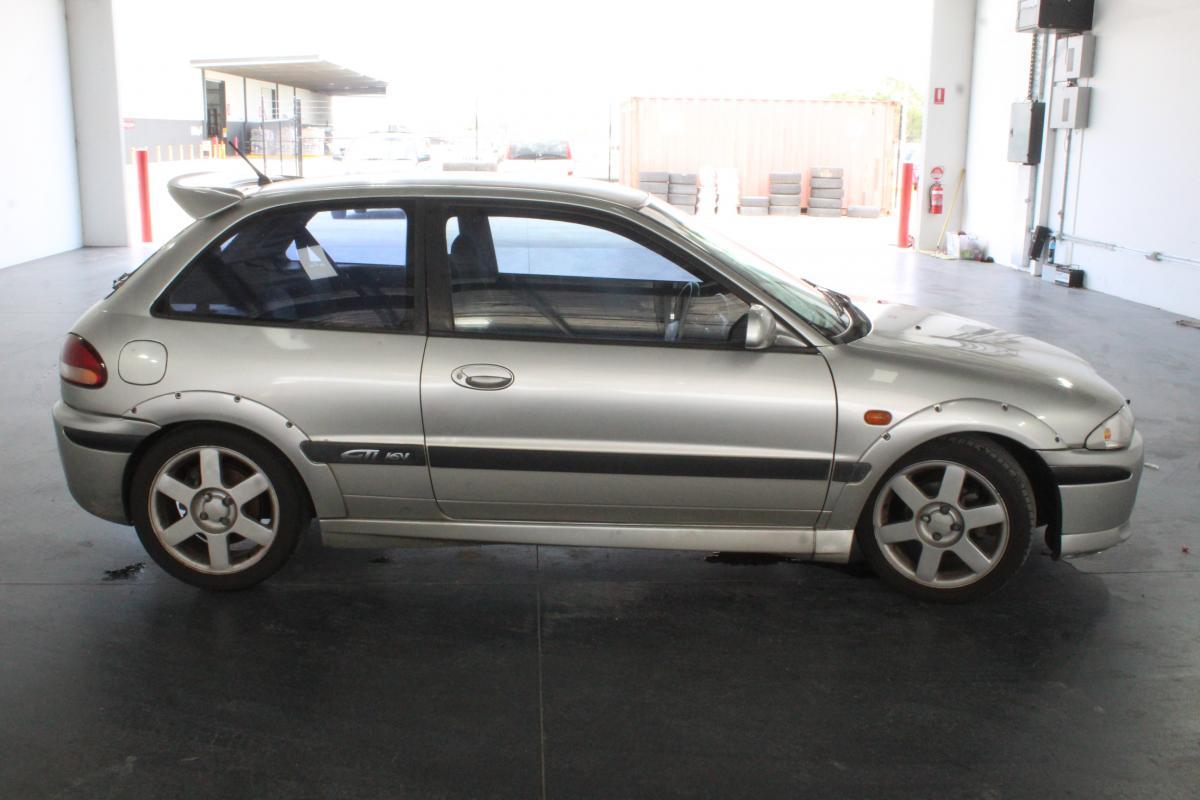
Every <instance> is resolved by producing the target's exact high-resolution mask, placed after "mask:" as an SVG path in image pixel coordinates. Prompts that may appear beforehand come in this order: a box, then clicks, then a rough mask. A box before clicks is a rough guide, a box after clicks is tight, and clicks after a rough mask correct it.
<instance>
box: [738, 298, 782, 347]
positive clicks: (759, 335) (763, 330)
mask: <svg viewBox="0 0 1200 800" xmlns="http://www.w3.org/2000/svg"><path fill="white" fill-rule="evenodd" d="M776 330H777V326H776V323H775V315H774V314H772V313H771V312H770V311H769V310H768V309H767V308H766V307H765V306H761V305H759V304H758V303H755V304H754V305H752V306H750V310H749V311H747V312H746V349H747V350H766V349H767V348H768V347H770V346H771V345H773V344H775V333H776Z"/></svg>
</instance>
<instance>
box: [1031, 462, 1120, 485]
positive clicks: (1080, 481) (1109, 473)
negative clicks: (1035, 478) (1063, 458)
mask: <svg viewBox="0 0 1200 800" xmlns="http://www.w3.org/2000/svg"><path fill="white" fill-rule="evenodd" d="M1050 471H1051V472H1052V473H1054V479H1055V480H1056V481H1057V482H1058V485H1059V486H1085V485H1088V484H1093V483H1116V482H1117V481H1126V480H1129V478H1131V477H1132V476H1133V473H1132V472H1130V471H1129V470H1127V469H1125V468H1124V467H1107V466H1082V467H1079V466H1075V467H1067V466H1063V467H1051V468H1050Z"/></svg>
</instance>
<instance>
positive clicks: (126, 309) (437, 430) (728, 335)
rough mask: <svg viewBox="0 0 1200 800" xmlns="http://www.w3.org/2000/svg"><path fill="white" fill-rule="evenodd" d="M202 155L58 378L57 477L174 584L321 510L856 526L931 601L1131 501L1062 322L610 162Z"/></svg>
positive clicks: (448, 529) (586, 531)
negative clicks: (940, 295)
mask: <svg viewBox="0 0 1200 800" xmlns="http://www.w3.org/2000/svg"><path fill="white" fill-rule="evenodd" d="M212 180H214V178H213V177H211V176H184V177H181V178H177V179H175V180H174V181H172V183H171V185H170V191H171V194H172V196H173V197H175V198H176V200H177V201H178V202H179V203H180V205H181V206H183V208H184V210H185V211H187V212H188V213H189V214H191V215H192V216H193V217H195V218H196V222H195V223H194V224H193V225H191V226H190V227H189V228H187V229H186V230H185V231H184V232H183V233H181V234H179V235H178V236H177V237H175V238H174V239H173V240H172V241H171V243H170V244H169V245H168V246H166V247H164V248H162V249H161V250H159V251H158V252H157V253H156V254H155V255H153V256H152V257H151V258H150V259H148V260H147V261H146V262H145V263H144V264H143V265H142V266H141V267H140V268H139V269H138V270H137V271H135V272H134V273H133V274H132V275H131V276H129V277H128V278H127V279H125V280H124V281H122V282H120V283H119V284H118V285H117V286H116V287H115V288H114V291H113V292H112V293H111V294H110V295H109V296H108V297H106V298H104V299H103V300H101V301H100V302H99V303H97V304H96V305H95V306H93V307H92V308H91V309H90V310H89V311H88V312H86V313H85V314H84V315H83V317H82V318H80V319H79V320H78V321H77V322H76V323H75V325H74V326H72V328H71V332H70V333H69V334H68V336H67V340H66V343H65V345H64V347H63V351H62V357H61V364H60V375H61V377H62V384H61V388H62V399H61V401H59V402H58V403H57V404H56V405H55V407H54V411H53V417H54V427H55V431H56V433H57V437H58V445H59V450H60V453H61V456H62V462H63V467H64V469H65V472H66V476H67V484H68V486H69V487H70V490H71V493H72V495H73V496H74V497H75V499H76V500H77V501H78V502H79V504H80V505H81V506H83V508H85V509H87V510H88V511H90V512H92V513H93V514H96V515H97V516H100V517H102V518H104V519H108V520H112V521H114V522H119V523H122V524H133V525H134V527H135V528H136V530H137V534H138V536H139V537H140V538H141V541H142V542H143V544H144V545H145V547H146V549H147V550H148V551H149V553H150V555H151V556H152V557H153V558H154V559H155V561H157V562H158V563H159V564H160V565H161V566H162V567H163V568H164V569H165V570H166V571H167V572H169V573H171V574H172V575H175V576H176V577H178V578H180V579H182V580H185V581H188V582H190V583H193V584H195V585H197V586H202V587H205V588H210V589H237V588H244V587H247V586H250V585H253V584H255V583H257V582H258V581H261V580H263V579H264V578H266V577H268V576H269V575H271V574H272V573H273V572H275V571H276V570H277V569H279V567H280V566H282V564H283V563H284V562H285V561H286V560H287V558H288V556H289V555H290V554H291V552H292V550H293V548H294V547H295V546H296V543H297V541H298V540H299V539H300V537H301V535H302V533H303V531H305V530H306V529H307V527H308V524H309V522H310V521H312V520H314V519H315V520H316V522H317V524H318V525H319V527H320V531H321V535H322V537H323V539H324V541H325V542H326V543H327V544H330V545H336V546H372V547H385V546H388V545H391V544H397V545H400V544H404V543H406V542H408V543H413V542H415V543H428V542H429V541H430V540H456V541H469V542H513V543H527V544H552V545H587V546H612V547H646V548H674V549H695V550H708V551H711V550H723V551H742V552H764V553H784V554H790V555H795V556H797V557H800V558H805V559H812V560H816V561H832V562H845V561H848V560H849V559H851V558H852V557H854V555H855V554H861V555H862V556H863V557H865V558H866V560H867V561H868V562H869V563H870V564H871V566H872V567H873V568H874V569H875V570H876V571H877V572H878V573H879V575H880V576H882V577H883V578H884V579H885V580H886V581H888V582H889V583H890V584H891V585H893V586H895V587H897V588H899V589H901V590H903V591H905V592H908V593H910V594H912V595H915V596H917V597H920V598H924V599H928V600H940V601H963V600H969V599H973V598H976V597H979V596H981V595H983V594H986V593H988V592H990V591H992V590H993V589H995V588H997V587H998V586H1000V585H1001V584H1003V583H1004V582H1005V581H1006V580H1008V578H1009V577H1011V576H1012V575H1013V573H1014V572H1015V571H1016V570H1017V569H1018V568H1019V567H1020V566H1021V564H1022V563H1023V562H1024V560H1025V558H1026V555H1027V554H1028V552H1029V550H1030V545H1031V542H1032V541H1033V539H1034V536H1035V533H1038V534H1039V535H1042V536H1043V537H1044V541H1045V543H1046V546H1047V547H1048V548H1049V550H1050V551H1051V552H1052V553H1054V554H1055V555H1064V556H1074V555H1081V554H1084V553H1089V552H1095V551H1098V550H1103V549H1105V548H1107V547H1111V546H1112V545H1115V544H1117V543H1118V542H1120V541H1122V540H1124V538H1125V537H1126V536H1128V534H1129V525H1128V522H1129V518H1130V514H1131V512H1132V509H1133V505H1134V500H1135V498H1136V495H1137V490H1138V481H1139V479H1140V477H1141V471H1142V438H1141V435H1140V433H1139V432H1138V431H1137V430H1135V427H1134V418H1133V414H1132V412H1131V411H1130V408H1129V405H1128V404H1127V402H1126V400H1125V399H1124V398H1123V397H1122V395H1121V394H1120V393H1118V392H1117V390H1116V389H1114V388H1113V387H1112V386H1110V385H1109V384H1108V383H1106V382H1105V381H1104V379H1102V378H1101V377H1100V376H1099V375H1098V374H1097V373H1096V372H1095V371H1094V370H1093V369H1092V367H1091V366H1090V365H1088V364H1087V363H1086V362H1085V361H1084V360H1083V359H1081V358H1079V357H1077V356H1074V355H1072V354H1071V353H1068V352H1066V351H1064V350H1061V349H1059V348H1057V347H1053V346H1051V345H1048V344H1045V343H1043V342H1039V341H1037V340H1034V339H1030V338H1028V337H1025V336H1020V335H1017V334H1013V333H1006V332H1004V331H1001V330H997V329H995V328H991V327H989V326H987V325H984V324H981V323H978V322H973V321H971V320H969V319H963V318H962V317H958V316H955V315H953V314H947V313H943V312H939V311H933V310H929V309H924V308H916V307H912V306H907V305H899V304H893V303H882V302H872V303H868V304H863V305H861V306H860V305H856V304H855V303H853V302H851V301H850V300H849V299H848V298H847V297H845V296H843V295H841V294H838V293H837V292H833V291H829V290H826V289H822V288H820V287H818V286H815V285H813V284H811V283H808V282H807V281H804V280H802V279H800V278H798V277H795V276H793V275H792V274H790V273H788V272H786V271H784V270H781V269H779V268H778V267H776V266H774V265H773V264H771V263H769V262H767V261H764V260H763V259H761V258H760V257H758V256H755V255H753V254H752V253H750V252H748V251H746V250H745V249H743V248H741V247H739V246H738V245H736V244H735V243H733V242H731V241H728V240H726V239H724V238H722V237H720V236H718V235H716V234H715V233H712V232H710V231H707V230H705V229H703V228H702V227H697V226H696V223H695V222H694V221H693V218H691V217H684V216H682V215H680V214H679V213H678V212H676V211H675V210H674V209H673V208H672V207H671V206H668V205H665V204H663V203H659V202H658V201H656V200H653V199H651V198H650V196H649V195H647V194H646V193H644V192H640V191H635V190H632V189H628V188H624V187H620V186H614V185H610V184H606V183H600V182H591V181H584V180H572V181H565V180H564V181H558V182H550V181H543V180H528V179H523V178H517V177H513V176H497V175H490V176H489V175H487V174H484V173H477V174H465V173H464V174H431V175H428V176H421V177H419V178H418V177H412V176H409V177H393V178H388V179H379V180H371V181H366V180H356V179H345V180H341V181H337V180H329V179H313V180H303V179H299V180H287V181H279V182H274V183H271V182H267V183H266V185H259V184H258V183H256V182H253V181H248V182H245V183H239V184H237V185H228V184H226V185H214V184H213V183H211V182H210V181H212ZM216 180H219V179H216ZM263 180H265V177H264V179H263ZM347 210H358V212H359V213H354V214H352V215H350V216H349V217H347V216H346V215H345V213H346V211H347Z"/></svg>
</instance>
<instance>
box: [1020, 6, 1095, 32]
mask: <svg viewBox="0 0 1200 800" xmlns="http://www.w3.org/2000/svg"><path fill="white" fill-rule="evenodd" d="M1093 10H1094V2H1093V0H1018V3H1017V30H1019V31H1035V30H1043V31H1090V30H1091V29H1092V11H1093Z"/></svg>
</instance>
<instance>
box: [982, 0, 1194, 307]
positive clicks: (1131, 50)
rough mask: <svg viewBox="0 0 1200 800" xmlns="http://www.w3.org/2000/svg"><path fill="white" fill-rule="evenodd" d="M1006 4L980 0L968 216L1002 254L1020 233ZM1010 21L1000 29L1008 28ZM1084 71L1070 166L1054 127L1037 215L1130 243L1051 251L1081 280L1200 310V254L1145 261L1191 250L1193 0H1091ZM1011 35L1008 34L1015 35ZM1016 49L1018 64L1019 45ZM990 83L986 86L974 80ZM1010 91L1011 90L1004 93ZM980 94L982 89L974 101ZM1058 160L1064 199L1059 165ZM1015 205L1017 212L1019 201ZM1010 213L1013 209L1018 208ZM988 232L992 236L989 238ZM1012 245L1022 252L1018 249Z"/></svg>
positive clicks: (1017, 68) (1025, 38)
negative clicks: (1088, 91) (1043, 202)
mask: <svg viewBox="0 0 1200 800" xmlns="http://www.w3.org/2000/svg"><path fill="white" fill-rule="evenodd" d="M1012 5H1013V4H1012V3H1009V2H1007V0H980V8H981V13H980V17H981V18H983V17H987V18H989V19H990V21H989V22H988V23H986V24H985V23H984V22H983V21H982V19H981V21H980V24H979V25H978V26H977V30H976V35H977V38H978V39H979V41H980V43H981V45H982V46H981V47H979V48H978V49H977V51H976V63H975V69H974V72H975V78H976V81H977V82H978V83H977V85H976V89H977V96H976V100H975V102H974V103H973V104H972V115H971V121H970V127H971V149H970V161H969V165H968V174H969V175H970V176H971V177H972V181H971V183H970V185H969V186H968V196H967V209H968V211H967V219H966V222H965V226H966V228H967V229H969V230H972V231H973V232H976V231H977V232H979V233H982V234H983V235H985V236H988V237H989V238H990V239H991V240H992V253H993V256H995V257H996V258H997V260H999V261H1008V262H1010V263H1011V262H1012V261H1014V259H1012V255H1013V254H1011V253H1008V252H1007V250H1008V249H1010V248H1011V243H1012V242H1015V241H1018V240H1019V238H1020V237H1021V236H1022V235H1023V230H1022V229H1023V226H1024V214H1023V207H1021V206H1020V204H1021V203H1022V202H1023V201H1022V198H1023V191H1024V187H1023V185H1021V183H1020V179H1019V172H1020V168H1019V167H1016V166H1014V165H1011V164H1008V163H1007V162H1006V161H1005V158H1006V155H1005V149H1004V148H1002V147H1000V146H999V142H1000V139H1001V138H1002V137H1006V136H1007V130H1008V125H1007V119H1006V118H1001V117H1000V114H999V110H998V109H999V108H1003V109H1005V110H1006V109H1007V107H1008V104H1009V103H1010V102H1012V101H1013V100H1015V99H1019V97H1020V96H1023V95H1024V90H1023V88H1020V89H1017V88H1016V87H1023V81H1024V79H1025V75H1026V70H1027V68H1028V64H1027V55H1028V50H1027V49H1026V48H1028V43H1029V35H1028V34H1018V33H1016V32H1014V31H1013V30H1012V24H1011V19H1012V15H1013V12H1012V10H1011V8H1010V7H1011V6H1012ZM1006 28H1007V31H1008V32H1007V33H1006V32H1005V29H1006ZM1093 33H1094V34H1095V36H1096V61H1095V77H1094V78H1091V79H1090V80H1084V81H1081V84H1082V85H1090V86H1091V87H1092V105H1091V115H1090V120H1089V122H1088V127H1087V128H1086V129H1084V130H1081V131H1076V132H1075V134H1074V138H1073V140H1072V142H1071V157H1070V164H1069V167H1067V166H1066V165H1067V159H1066V140H1067V136H1066V135H1065V133H1059V134H1058V135H1057V136H1056V137H1054V138H1053V139H1052V140H1051V141H1048V142H1047V143H1046V147H1047V148H1051V149H1052V150H1053V152H1052V158H1053V168H1052V170H1051V174H1050V176H1049V178H1050V186H1051V191H1050V193H1049V204H1048V209H1047V210H1048V211H1049V215H1048V224H1049V226H1050V227H1051V228H1052V229H1053V230H1055V231H1056V232H1057V231H1064V232H1065V233H1066V234H1067V235H1068V236H1070V235H1075V236H1079V237H1083V238H1087V239H1093V240H1097V241H1100V242H1104V243H1107V244H1112V245H1116V246H1118V247H1119V248H1128V249H1130V250H1133V251H1140V252H1125V251H1123V250H1120V249H1118V250H1109V249H1105V248H1100V247H1094V246H1088V245H1082V244H1075V245H1070V244H1067V243H1064V244H1060V246H1059V248H1058V253H1057V261H1058V262H1059V263H1069V264H1071V265H1072V266H1076V267H1080V268H1082V269H1084V270H1085V271H1086V284H1085V285H1086V286H1087V288H1089V289H1093V290H1096V291H1101V292H1106V293H1109V294H1114V295H1117V296H1119V297H1124V298H1127V299H1129V300H1134V301H1136V302H1139V303H1145V304H1147V305H1152V306H1158V307H1160V308H1164V309H1167V310H1170V311H1173V312H1175V313H1179V314H1184V315H1187V316H1190V317H1200V264H1176V263H1170V262H1157V263H1156V262H1153V261H1149V260H1147V259H1146V257H1145V256H1144V255H1142V253H1144V252H1148V251H1160V252H1163V253H1167V254H1169V255H1175V256H1182V257H1185V258H1191V259H1200V226H1198V225H1197V216H1198V212H1200V145H1198V144H1197V142H1198V141H1200V136H1198V132H1200V104H1198V103H1197V102H1196V89H1195V83H1196V79H1197V77H1200V44H1198V43H1200V4H1198V3H1196V0H1096V16H1095V26H1094V30H1093ZM1014 41H1015V42H1016V44H1014ZM1022 50H1023V51H1024V53H1025V57H1023V58H1021V59H1020V60H1019V61H1020V63H1018V58H1017V55H1018V53H1019V52H1020V51H1022ZM985 83H986V84H987V85H988V87H989V88H988V89H987V93H986V95H984V90H983V88H982V87H983V86H984V85H985ZM1014 93H1016V94H1017V95H1018V96H1016V97H1014V96H1013V95H1014ZM985 101H986V102H985ZM1064 169H1067V170H1068V172H1067V185H1066V203H1065V209H1064V214H1063V215H1062V217H1061V218H1060V217H1059V215H1058V212H1059V210H1060V208H1062V207H1063V203H1062V200H1063V191H1062V187H1063V178H1064V174H1063V172H1064ZM1016 211H1020V212H1021V213H1019V214H1017V213H1015V212H1016ZM1018 217H1019V219H1018ZM998 245H999V246H998ZM1018 255H1019V254H1018Z"/></svg>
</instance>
